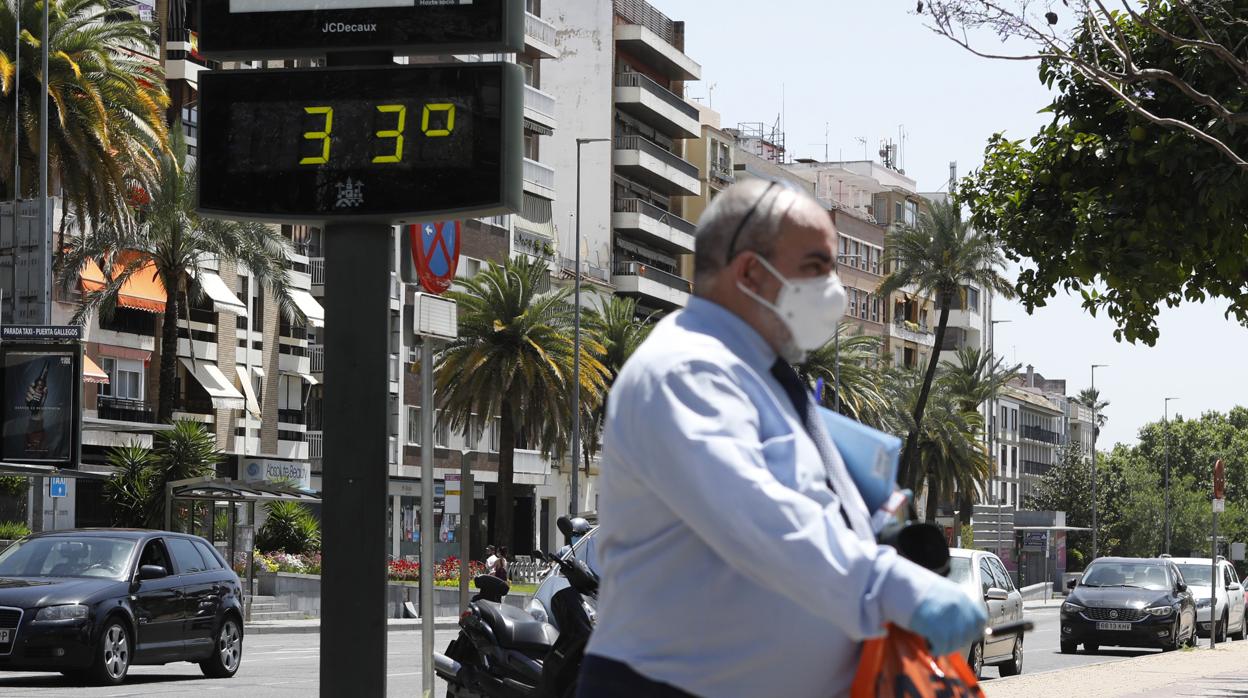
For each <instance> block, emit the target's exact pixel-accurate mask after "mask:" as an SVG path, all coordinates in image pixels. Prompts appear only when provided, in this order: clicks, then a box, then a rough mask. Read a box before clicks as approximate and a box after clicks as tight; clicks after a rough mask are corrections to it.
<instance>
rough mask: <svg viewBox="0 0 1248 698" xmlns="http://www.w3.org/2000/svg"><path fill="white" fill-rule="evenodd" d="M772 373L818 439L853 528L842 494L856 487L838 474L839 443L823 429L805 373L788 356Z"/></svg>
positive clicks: (813, 438) (844, 513) (830, 478)
mask: <svg viewBox="0 0 1248 698" xmlns="http://www.w3.org/2000/svg"><path fill="white" fill-rule="evenodd" d="M771 375H772V376H774V377H775V379H776V381H777V382H779V383H780V387H782V388H784V393H785V395H787V396H788V398H789V401H790V402H792V403H793V407H794V409H796V410H797V416H798V417H800V418H801V420H802V426H803V427H805V428H806V433H807V435H809V436H810V439H811V441H814V442H815V448H816V449H817V450H818V451H819V457H820V459H821V460H822V461H823V470H824V474H825V475H826V482H827V485H828V489H830V490H832V491H833V492H834V493H836V495H837V499H838V500H839V501H840V505H841V518H843V519H845V525H846V526H848V527H849V528H850V529H851V530H852V529H853V528H854V525H853V523H852V522H851V521H850V518H849V512H848V511H847V510H846V509H845V499H846V495H845V494H842V492H846V493H848V491H849V490H848V487H852V485H848V486H847V485H846V483H845V481H844V479H843V478H841V477H839V476H838V473H837V472H836V470H835V468H834V467H833V465H832V464H833V463H834V462H835V459H836V457H835V456H834V455H833V454H832V449H833V448H835V446H833V445H832V444H831V443H830V442H829V438H828V436H827V431H826V430H825V429H824V428H823V425H822V424H819V423H818V422H817V420H818V419H819V411H818V410H817V409H816V408H815V404H814V400H813V399H812V398H811V394H810V393H809V392H808V391H807V390H806V386H805V385H803V384H802V378H801V376H799V375H797V371H795V370H793V367H792V366H791V365H789V362H787V361H785V360H784V359H776V362H775V363H774V364H772V365H771Z"/></svg>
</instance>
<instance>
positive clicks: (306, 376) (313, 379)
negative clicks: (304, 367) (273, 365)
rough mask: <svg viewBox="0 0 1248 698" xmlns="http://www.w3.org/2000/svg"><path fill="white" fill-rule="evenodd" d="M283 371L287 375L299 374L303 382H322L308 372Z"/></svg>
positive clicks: (316, 383)
mask: <svg viewBox="0 0 1248 698" xmlns="http://www.w3.org/2000/svg"><path fill="white" fill-rule="evenodd" d="M282 373H283V374H284V375H287V376H299V378H301V379H302V380H303V382H304V383H307V384H308V385H320V384H321V382H320V381H318V380H317V379H316V377H315V376H313V375H311V374H308V373H295V372H293V371H282Z"/></svg>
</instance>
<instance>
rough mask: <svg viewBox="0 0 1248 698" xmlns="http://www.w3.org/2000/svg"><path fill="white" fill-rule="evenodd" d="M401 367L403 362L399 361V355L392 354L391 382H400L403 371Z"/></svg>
mask: <svg viewBox="0 0 1248 698" xmlns="http://www.w3.org/2000/svg"><path fill="white" fill-rule="evenodd" d="M401 367H402V363H401V362H400V361H399V355H398V354H391V355H390V382H391V383H397V382H399V376H400V375H401V373H402V370H401Z"/></svg>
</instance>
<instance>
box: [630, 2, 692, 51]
mask: <svg viewBox="0 0 1248 698" xmlns="http://www.w3.org/2000/svg"><path fill="white" fill-rule="evenodd" d="M615 13H616V14H618V15H619V16H621V17H623V18H624V19H626V20H628V21H629V22H631V23H633V24H640V25H641V26H643V27H645V28H646V29H649V30H650V31H652V32H654V33H655V34H658V35H659V38H660V39H663V40H664V41H666V42H667V43H669V44H671V45H672V46H673V47H677V48H679V47H678V46H677V33H678V32H677V30H676V23H675V22H673V21H672V20H671V18H670V17H668V16H667V15H665V14H663V13H662V12H659V11H658V10H656V9H655V8H654V6H653V5H651V4H650V3H648V2H646V0H615Z"/></svg>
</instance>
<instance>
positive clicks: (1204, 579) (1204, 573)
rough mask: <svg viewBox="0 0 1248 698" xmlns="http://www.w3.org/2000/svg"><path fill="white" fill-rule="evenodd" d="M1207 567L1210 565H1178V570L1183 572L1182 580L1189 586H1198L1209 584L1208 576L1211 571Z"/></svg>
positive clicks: (1210, 574)
mask: <svg viewBox="0 0 1248 698" xmlns="http://www.w3.org/2000/svg"><path fill="white" fill-rule="evenodd" d="M1209 568H1210V565H1179V571H1180V572H1182V573H1183V581H1185V582H1187V583H1188V585H1190V586H1198V587H1207V586H1209V578H1210V577H1211V576H1212V572H1213V570H1211V569H1209Z"/></svg>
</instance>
